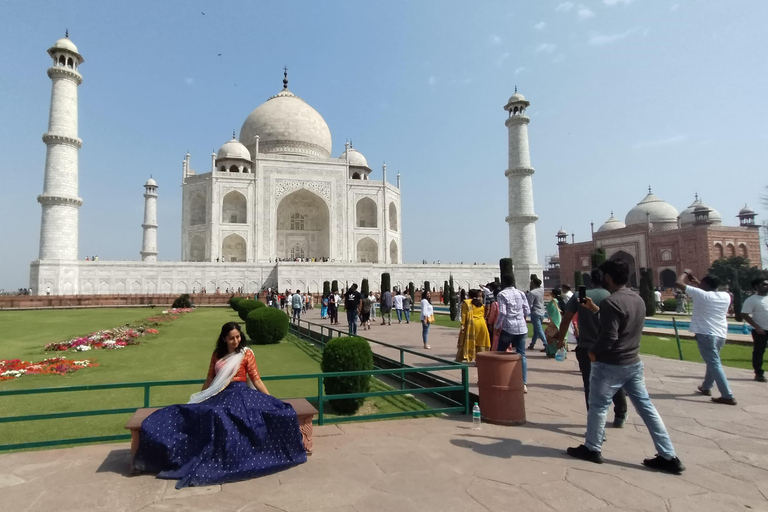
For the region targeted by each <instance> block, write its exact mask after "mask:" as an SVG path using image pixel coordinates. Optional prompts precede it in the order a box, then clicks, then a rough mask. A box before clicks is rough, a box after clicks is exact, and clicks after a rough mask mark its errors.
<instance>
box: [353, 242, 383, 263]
mask: <svg viewBox="0 0 768 512" xmlns="http://www.w3.org/2000/svg"><path fill="white" fill-rule="evenodd" d="M357 261H358V262H359V263H378V262H379V244H377V243H376V241H375V240H374V239H372V238H371V237H368V236H367V237H365V238H361V239H360V241H358V242H357Z"/></svg>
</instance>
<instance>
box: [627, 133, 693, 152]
mask: <svg viewBox="0 0 768 512" xmlns="http://www.w3.org/2000/svg"><path fill="white" fill-rule="evenodd" d="M689 139H690V136H689V135H688V134H686V133H681V134H679V135H673V136H672V137H667V138H665V139H654V140H641V141H638V142H635V143H634V144H632V147H633V148H634V149H642V148H652V147H658V146H676V145H678V144H682V143H684V142H688V140H689Z"/></svg>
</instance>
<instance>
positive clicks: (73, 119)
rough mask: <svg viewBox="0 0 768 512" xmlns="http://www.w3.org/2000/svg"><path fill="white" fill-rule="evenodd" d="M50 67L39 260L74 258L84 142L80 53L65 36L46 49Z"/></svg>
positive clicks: (81, 59) (38, 197) (44, 140)
mask: <svg viewBox="0 0 768 512" xmlns="http://www.w3.org/2000/svg"><path fill="white" fill-rule="evenodd" d="M48 55H50V56H51V58H52V59H53V66H51V67H50V68H48V77H49V78H50V79H51V82H52V86H51V110H50V114H49V117H48V131H47V132H46V133H45V134H44V135H43V142H45V144H46V146H47V151H46V155H45V179H44V182H43V193H42V194H40V195H39V196H37V202H39V203H40V204H41V205H42V207H43V216H42V220H41V221H40V256H39V259H40V260H76V259H77V243H78V237H77V231H78V216H79V215H78V210H79V208H80V206H81V205H82V204H83V200H82V199H80V198H79V197H78V195H77V194H78V178H77V175H78V161H77V159H78V151H79V150H80V147H81V146H82V145H83V142H82V141H81V140H80V139H79V138H78V137H77V87H78V86H79V85H80V84H81V83H82V81H83V77H82V76H80V73H79V72H78V71H77V69H78V67H79V66H80V64H82V63H83V57H82V56H81V55H80V54H79V53H78V52H77V47H76V46H75V45H74V44H72V41H70V40H69V33H68V32H67V34H66V37H64V38H63V39H59V40H58V41H56V43H55V44H54V45H53V46H52V47H50V48H49V49H48Z"/></svg>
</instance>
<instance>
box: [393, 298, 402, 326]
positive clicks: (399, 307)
mask: <svg viewBox="0 0 768 512" xmlns="http://www.w3.org/2000/svg"><path fill="white" fill-rule="evenodd" d="M394 303H395V313H397V323H399V324H401V323H403V294H402V293H400V290H397V295H395V298H394Z"/></svg>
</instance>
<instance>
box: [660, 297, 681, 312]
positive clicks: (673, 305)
mask: <svg viewBox="0 0 768 512" xmlns="http://www.w3.org/2000/svg"><path fill="white" fill-rule="evenodd" d="M662 304H663V305H664V311H677V299H664V302H663V303H662Z"/></svg>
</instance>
